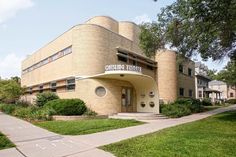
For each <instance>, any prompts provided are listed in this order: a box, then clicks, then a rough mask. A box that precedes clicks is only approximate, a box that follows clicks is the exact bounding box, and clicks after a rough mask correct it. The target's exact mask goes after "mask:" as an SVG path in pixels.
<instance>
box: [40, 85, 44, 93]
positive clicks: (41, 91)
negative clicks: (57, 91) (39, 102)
mask: <svg viewBox="0 0 236 157" xmlns="http://www.w3.org/2000/svg"><path fill="white" fill-rule="evenodd" d="M39 93H43V85H40V86H39Z"/></svg>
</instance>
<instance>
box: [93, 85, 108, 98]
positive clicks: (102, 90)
mask: <svg viewBox="0 0 236 157" xmlns="http://www.w3.org/2000/svg"><path fill="white" fill-rule="evenodd" d="M95 93H96V95H97V96H99V97H103V96H105V95H106V89H105V88H104V87H101V86H100V87H97V88H96V89H95Z"/></svg>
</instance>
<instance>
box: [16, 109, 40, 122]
mask: <svg viewBox="0 0 236 157" xmlns="http://www.w3.org/2000/svg"><path fill="white" fill-rule="evenodd" d="M36 111H37V108H36V107H18V108H17V109H16V110H15V112H14V113H13V115H14V116H16V117H19V118H24V119H31V114H32V113H33V112H36Z"/></svg>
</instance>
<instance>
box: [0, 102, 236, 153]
mask: <svg viewBox="0 0 236 157" xmlns="http://www.w3.org/2000/svg"><path fill="white" fill-rule="evenodd" d="M229 110H236V105H232V106H229V107H225V108H220V109H216V110H212V111H209V112H205V113H199V114H193V115H190V116H186V117H182V118H177V119H162V120H153V121H149V123H147V124H144V125H139V126H133V127H128V128H122V129H116V130H110V131H105V132H100V133H94V134H89V135H80V136H62V135H58V134H55V133H52V132H49V131H47V130H44V129H41V128H39V127H36V126H34V125H32V124H30V123H28V122H26V121H23V120H20V119H17V118H15V117H11V116H8V115H6V114H3V113H1V112H0V131H1V132H2V133H4V134H5V135H7V136H8V138H9V139H10V140H11V141H12V142H14V143H15V144H16V146H17V147H16V148H11V149H5V150H1V151H0V156H1V157H25V156H27V157H100V156H101V157H112V156H113V155H112V154H110V153H108V152H105V151H102V150H100V149H97V147H99V146H103V145H106V144H111V143H114V142H118V141H121V140H124V139H128V138H132V137H135V136H139V135H143V134H147V133H152V132H155V131H158V130H161V129H164V128H168V127H172V126H176V125H180V124H184V123H188V122H192V121H196V120H200V119H203V118H206V117H209V116H211V115H214V114H217V113H221V112H225V111H229Z"/></svg>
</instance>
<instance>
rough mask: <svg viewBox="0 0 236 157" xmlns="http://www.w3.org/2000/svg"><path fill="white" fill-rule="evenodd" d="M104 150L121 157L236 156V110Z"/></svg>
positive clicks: (120, 143) (110, 146)
mask: <svg viewBox="0 0 236 157" xmlns="http://www.w3.org/2000/svg"><path fill="white" fill-rule="evenodd" d="M101 148H102V149H103V150H105V151H109V152H111V153H113V154H114V155H116V156H118V157H124V156H125V157H144V156H145V157H158V156H161V157H174V156H175V157H189V156H191V157H202V156H206V157H223V156H224V157H235V156H236V111H232V112H226V113H222V114H218V115H215V116H212V117H209V118H206V119H203V120H200V121H196V122H192V123H188V124H183V125H180V126H176V127H172V128H167V129H164V130H161V131H158V132H155V133H152V134H148V135H144V136H139V137H136V138H132V139H128V140H125V141H121V142H118V143H114V144H111V145H107V146H103V147H101Z"/></svg>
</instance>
